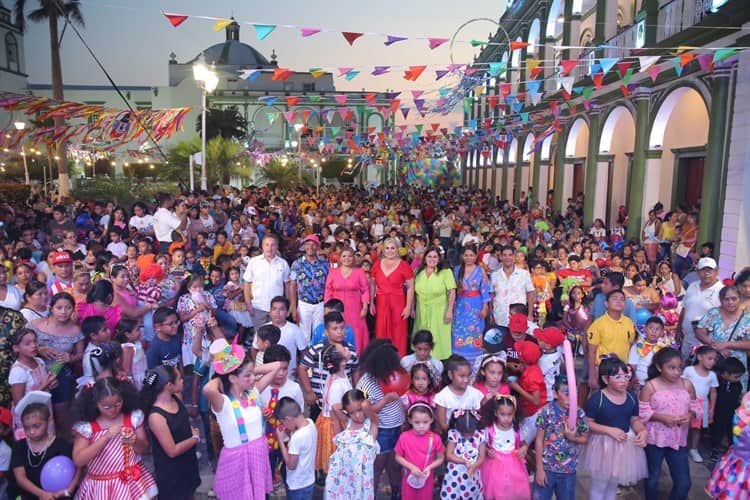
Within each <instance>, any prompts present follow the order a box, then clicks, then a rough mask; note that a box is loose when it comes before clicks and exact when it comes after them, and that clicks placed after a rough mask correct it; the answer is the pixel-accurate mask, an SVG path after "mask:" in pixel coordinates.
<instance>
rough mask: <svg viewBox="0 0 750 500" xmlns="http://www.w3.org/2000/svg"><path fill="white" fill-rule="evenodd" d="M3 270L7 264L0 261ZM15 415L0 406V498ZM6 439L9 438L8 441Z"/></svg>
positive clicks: (6, 469)
mask: <svg viewBox="0 0 750 500" xmlns="http://www.w3.org/2000/svg"><path fill="white" fill-rule="evenodd" d="M0 268H2V269H3V270H4V269H5V266H4V265H3V263H0ZM12 431H13V416H12V415H11V412H10V410H9V409H7V408H6V407H4V406H0V498H3V499H7V498H8V495H7V494H6V491H7V490H8V474H9V473H10V462H11V459H12V454H13V451H12V449H11V447H10V444H8V443H11V444H12V434H13V432H12ZM6 440H8V441H7V442H6Z"/></svg>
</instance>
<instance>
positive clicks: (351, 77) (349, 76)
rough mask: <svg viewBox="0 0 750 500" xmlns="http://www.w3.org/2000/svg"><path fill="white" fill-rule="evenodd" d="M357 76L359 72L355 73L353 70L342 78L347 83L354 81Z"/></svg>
mask: <svg viewBox="0 0 750 500" xmlns="http://www.w3.org/2000/svg"><path fill="white" fill-rule="evenodd" d="M357 75H359V71H357V70H356V69H353V70H351V71H349V72H347V73H346V75H345V76H344V79H345V80H346V81H347V82H351V81H352V80H354V79H355V78H356V77H357Z"/></svg>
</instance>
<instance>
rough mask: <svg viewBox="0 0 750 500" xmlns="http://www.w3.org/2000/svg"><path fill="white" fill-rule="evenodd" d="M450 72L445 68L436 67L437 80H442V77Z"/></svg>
mask: <svg viewBox="0 0 750 500" xmlns="http://www.w3.org/2000/svg"><path fill="white" fill-rule="evenodd" d="M447 74H448V71H447V70H444V69H436V70H435V81H438V80H440V79H441V78H442V77H444V76H445V75H447Z"/></svg>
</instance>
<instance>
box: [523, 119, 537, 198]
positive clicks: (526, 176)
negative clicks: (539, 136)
mask: <svg viewBox="0 0 750 500" xmlns="http://www.w3.org/2000/svg"><path fill="white" fill-rule="evenodd" d="M533 144H534V135H533V134H528V135H527V136H526V138H525V139H524V142H523V153H522V154H521V170H520V171H519V172H520V174H521V185H520V188H521V192H524V193H526V194H527V195H528V193H529V186H533V185H534V184H533V182H534V180H533V168H532V166H533V165H534V152H533V151H532V150H531V148H532V146H533ZM536 194H537V193H534V196H535V197H536Z"/></svg>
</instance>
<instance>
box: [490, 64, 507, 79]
mask: <svg viewBox="0 0 750 500" xmlns="http://www.w3.org/2000/svg"><path fill="white" fill-rule="evenodd" d="M505 69H506V63H505V62H504V61H500V62H491V63H490V69H489V74H490V76H498V75H500V74H501V73H504V72H505Z"/></svg>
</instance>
